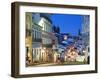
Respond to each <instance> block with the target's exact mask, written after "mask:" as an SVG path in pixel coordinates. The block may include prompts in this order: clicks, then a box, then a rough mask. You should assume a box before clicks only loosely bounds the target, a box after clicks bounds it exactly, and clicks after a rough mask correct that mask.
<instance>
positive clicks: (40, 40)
mask: <svg viewBox="0 0 100 80" xmlns="http://www.w3.org/2000/svg"><path fill="white" fill-rule="evenodd" d="M32 42H41V43H42V39H32Z"/></svg>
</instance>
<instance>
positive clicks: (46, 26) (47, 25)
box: [39, 13, 57, 61]
mask: <svg viewBox="0 0 100 80" xmlns="http://www.w3.org/2000/svg"><path fill="white" fill-rule="evenodd" d="M50 16H51V14H43V13H41V14H40V17H41V20H40V22H39V25H40V26H42V48H43V49H44V50H45V51H44V53H43V54H44V59H43V61H51V60H52V59H53V53H52V47H53V46H54V45H56V43H57V37H56V36H55V35H54V33H53V32H52V21H51V19H50Z"/></svg>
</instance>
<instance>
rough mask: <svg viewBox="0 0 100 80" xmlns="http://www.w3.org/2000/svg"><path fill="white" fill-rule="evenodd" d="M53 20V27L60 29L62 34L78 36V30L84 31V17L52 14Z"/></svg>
mask: <svg viewBox="0 0 100 80" xmlns="http://www.w3.org/2000/svg"><path fill="white" fill-rule="evenodd" d="M51 20H52V22H53V25H55V26H59V27H60V32H61V33H70V34H71V35H77V34H78V30H79V29H80V30H82V20H83V16H82V15H73V14H52V15H51Z"/></svg>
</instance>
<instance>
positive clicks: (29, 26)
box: [25, 12, 32, 64]
mask: <svg viewBox="0 0 100 80" xmlns="http://www.w3.org/2000/svg"><path fill="white" fill-rule="evenodd" d="M25 15H26V16H25V17H26V21H25V22H26V25H25V26H26V31H25V32H26V36H25V47H26V64H31V63H32V14H31V13H28V12H27V13H26V14H25Z"/></svg>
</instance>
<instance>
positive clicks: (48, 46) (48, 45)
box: [42, 44, 52, 48]
mask: <svg viewBox="0 0 100 80" xmlns="http://www.w3.org/2000/svg"><path fill="white" fill-rule="evenodd" d="M42 47H46V48H52V44H42Z"/></svg>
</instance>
